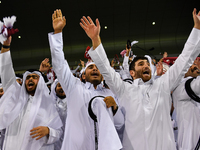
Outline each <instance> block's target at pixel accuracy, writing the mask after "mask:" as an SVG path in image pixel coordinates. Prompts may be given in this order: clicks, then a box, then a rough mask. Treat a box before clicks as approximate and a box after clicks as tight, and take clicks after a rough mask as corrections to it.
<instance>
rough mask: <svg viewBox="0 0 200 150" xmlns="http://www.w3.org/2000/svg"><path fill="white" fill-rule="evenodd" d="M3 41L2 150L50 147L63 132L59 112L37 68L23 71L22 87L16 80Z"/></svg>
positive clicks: (0, 56) (0, 64)
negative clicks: (3, 130)
mask: <svg viewBox="0 0 200 150" xmlns="http://www.w3.org/2000/svg"><path fill="white" fill-rule="evenodd" d="M10 43H11V37H9V38H8V39H7V41H5V42H4V45H3V48H2V50H1V53H2V54H0V70H1V77H2V84H3V88H4V91H5V93H4V96H3V97H2V98H1V101H0V129H6V133H5V140H4V144H3V149H4V150H13V149H15V150H22V149H24V150H27V149H29V150H53V149H54V145H53V143H54V142H55V141H57V140H58V139H59V138H60V135H61V134H62V131H61V126H62V122H61V120H60V117H59V114H58V113H57V111H56V108H55V106H54V105H53V103H52V101H51V100H50V98H51V97H50V96H49V90H48V88H47V86H46V84H45V82H44V79H43V77H42V75H41V73H40V72H39V71H34V70H29V71H26V72H25V73H24V76H23V83H22V86H21V85H19V84H18V83H17V81H16V77H15V73H14V70H13V67H12V60H11V56H10V51H9V46H10Z"/></svg>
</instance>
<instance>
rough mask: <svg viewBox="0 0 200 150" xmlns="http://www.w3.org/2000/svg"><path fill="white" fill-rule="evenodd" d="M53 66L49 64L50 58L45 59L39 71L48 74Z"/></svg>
mask: <svg viewBox="0 0 200 150" xmlns="http://www.w3.org/2000/svg"><path fill="white" fill-rule="evenodd" d="M50 67H51V65H50V63H49V58H45V59H44V60H43V61H42V62H41V64H40V69H39V71H41V72H47V71H48V70H49V69H50Z"/></svg>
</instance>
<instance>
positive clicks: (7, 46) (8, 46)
mask: <svg viewBox="0 0 200 150" xmlns="http://www.w3.org/2000/svg"><path fill="white" fill-rule="evenodd" d="M2 47H3V48H5V49H9V48H10V45H8V44H3V45H2Z"/></svg>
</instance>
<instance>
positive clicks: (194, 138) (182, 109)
mask: <svg viewBox="0 0 200 150" xmlns="http://www.w3.org/2000/svg"><path fill="white" fill-rule="evenodd" d="M197 63H198V64H199V63H200V62H199V61H195V63H194V64H193V65H192V66H191V67H190V69H189V70H188V72H187V73H186V74H185V78H184V79H183V81H182V82H181V83H180V85H179V86H178V87H177V88H176V89H175V90H174V91H173V94H172V97H173V102H174V107H175V110H176V120H177V124H178V138H177V139H178V140H177V144H178V149H179V150H185V149H187V150H189V149H192V150H198V149H199V144H200V140H199V136H200V128H199V124H200V104H199V103H200V101H199V95H200V91H199V88H200V84H199V83H200V76H199V75H200V71H199V65H198V66H197ZM189 82H190V83H189ZM191 95H192V96H191ZM194 95H196V96H195V97H197V99H196V98H195V97H193V96H194Z"/></svg>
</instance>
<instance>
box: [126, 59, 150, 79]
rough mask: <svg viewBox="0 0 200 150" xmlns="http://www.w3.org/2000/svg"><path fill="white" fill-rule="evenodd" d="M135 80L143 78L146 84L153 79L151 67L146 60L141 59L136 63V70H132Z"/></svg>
mask: <svg viewBox="0 0 200 150" xmlns="http://www.w3.org/2000/svg"><path fill="white" fill-rule="evenodd" d="M130 74H131V76H132V77H133V79H137V78H142V80H143V81H144V82H147V81H149V80H150V79H151V67H150V64H149V62H148V61H147V60H146V59H139V60H137V61H136V62H135V66H134V69H132V70H130Z"/></svg>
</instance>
